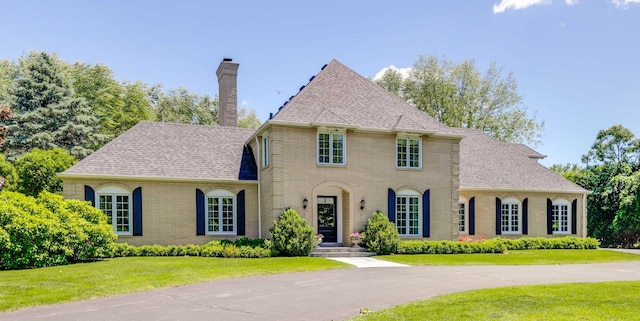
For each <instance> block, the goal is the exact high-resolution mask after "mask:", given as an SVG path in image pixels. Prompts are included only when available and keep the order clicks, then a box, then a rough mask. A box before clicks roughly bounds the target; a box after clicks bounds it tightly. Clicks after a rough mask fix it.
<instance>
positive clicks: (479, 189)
mask: <svg viewBox="0 0 640 321" xmlns="http://www.w3.org/2000/svg"><path fill="white" fill-rule="evenodd" d="M459 190H460V191H466V192H467V191H468V192H519V193H522V192H524V193H554V194H592V193H593V192H591V191H588V190H586V189H583V190H582V191H580V190H575V191H571V190H558V189H530V188H492V187H467V186H460V187H459Z"/></svg>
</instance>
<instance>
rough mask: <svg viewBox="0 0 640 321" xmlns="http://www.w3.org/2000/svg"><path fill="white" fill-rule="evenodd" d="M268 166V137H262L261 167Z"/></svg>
mask: <svg viewBox="0 0 640 321" xmlns="http://www.w3.org/2000/svg"><path fill="white" fill-rule="evenodd" d="M267 166H269V136H263V137H262V167H267Z"/></svg>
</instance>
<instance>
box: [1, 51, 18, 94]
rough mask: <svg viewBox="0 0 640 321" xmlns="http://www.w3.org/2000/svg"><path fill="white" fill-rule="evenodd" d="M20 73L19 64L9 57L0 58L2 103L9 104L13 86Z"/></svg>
mask: <svg viewBox="0 0 640 321" xmlns="http://www.w3.org/2000/svg"><path fill="white" fill-rule="evenodd" d="M17 74H18V65H17V64H16V63H14V62H12V61H9V60H7V59H2V60H0V105H6V104H9V100H10V97H11V87H12V86H13V81H14V79H15V78H16V76H17Z"/></svg>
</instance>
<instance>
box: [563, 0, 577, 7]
mask: <svg viewBox="0 0 640 321" xmlns="http://www.w3.org/2000/svg"><path fill="white" fill-rule="evenodd" d="M564 3H566V4H567V5H568V6H573V5H575V4H578V0H564Z"/></svg>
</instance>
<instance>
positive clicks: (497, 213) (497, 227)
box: [496, 197, 502, 235]
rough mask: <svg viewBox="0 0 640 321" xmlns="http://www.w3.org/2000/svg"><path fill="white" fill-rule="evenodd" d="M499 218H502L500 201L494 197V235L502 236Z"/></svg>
mask: <svg viewBox="0 0 640 321" xmlns="http://www.w3.org/2000/svg"><path fill="white" fill-rule="evenodd" d="M501 218H502V201H501V200H500V199H499V198H497V197H496V235H502V226H500V222H501V220H500V219H501Z"/></svg>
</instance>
